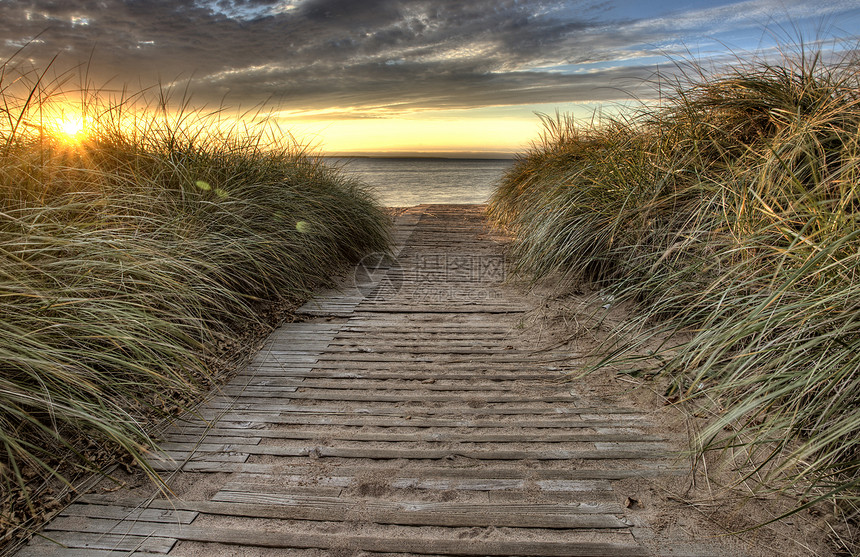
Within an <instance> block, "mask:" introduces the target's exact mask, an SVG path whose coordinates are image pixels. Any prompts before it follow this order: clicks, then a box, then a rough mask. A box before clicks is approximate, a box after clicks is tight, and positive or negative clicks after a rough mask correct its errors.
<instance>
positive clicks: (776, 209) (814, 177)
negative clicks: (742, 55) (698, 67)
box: [489, 47, 860, 508]
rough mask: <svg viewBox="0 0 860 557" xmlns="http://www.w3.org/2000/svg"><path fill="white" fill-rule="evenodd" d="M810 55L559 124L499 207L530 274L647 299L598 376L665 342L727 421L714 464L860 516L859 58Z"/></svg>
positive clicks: (693, 81) (671, 365) (511, 181)
mask: <svg viewBox="0 0 860 557" xmlns="http://www.w3.org/2000/svg"><path fill="white" fill-rule="evenodd" d="M796 50H797V51H796V52H793V53H791V54H789V55H787V56H786V57H785V58H784V59H783V60H782V61H781V62H772V61H770V62H769V61H766V60H761V59H757V60H753V61H749V62H740V61H739V62H738V63H737V64H736V65H735V66H734V67H732V68H729V69H728V70H724V71H723V72H722V73H718V74H715V73H709V72H705V71H692V72H687V73H685V75H684V77H683V79H679V80H677V81H676V82H675V85H674V88H673V92H672V93H671V94H670V95H668V96H667V97H664V98H663V99H662V102H661V103H660V104H659V105H658V106H655V105H643V107H642V108H641V110H639V111H638V112H637V113H635V114H631V115H630V116H628V118H627V119H626V120H622V119H616V120H614V121H609V122H604V123H603V124H602V125H599V126H597V125H595V126H585V127H581V126H579V125H576V123H575V122H574V121H573V119H572V118H570V117H557V118H545V133H544V137H543V140H542V141H541V142H539V143H538V144H536V145H535V146H534V148H533V149H532V150H531V151H529V152H528V153H526V154H524V155H522V156H521V157H520V158H519V160H518V161H517V163H516V165H515V167H514V168H513V169H512V170H511V171H510V172H509V173H508V174H507V175H506V176H505V178H504V179H503V181H502V182H501V184H500V185H499V187H498V189H497V191H496V192H495V194H494V195H493V197H492V199H491V205H490V208H489V213H490V215H491V217H492V218H493V219H495V221H496V222H497V223H499V224H500V225H502V226H505V227H507V228H509V229H510V230H511V231H512V232H513V234H514V236H515V239H516V242H515V245H514V247H513V250H514V254H515V256H516V260H517V263H518V264H519V266H520V268H521V269H522V270H525V271H529V272H533V273H536V274H537V275H544V274H547V273H550V272H561V273H563V274H565V275H567V276H568V277H570V278H571V279H577V280H585V281H589V282H590V283H591V284H593V285H595V286H596V287H597V288H600V289H603V290H604V291H609V292H611V293H612V294H613V295H614V297H615V299H617V300H619V301H620V300H629V301H632V302H633V303H634V304H635V307H636V310H637V313H636V317H635V319H633V320H632V321H631V322H628V323H627V324H626V325H625V326H624V327H623V328H622V329H619V330H618V331H616V333H618V336H616V337H615V338H616V339H618V338H623V342H621V343H619V344H616V345H614V346H609V345H604V346H603V347H602V350H603V351H604V352H603V354H602V359H601V360H600V364H599V365H606V364H609V363H615V364H618V363H619V362H622V361H624V362H626V364H628V365H627V367H628V368H630V369H640V370H641V369H642V368H643V366H646V365H647V362H646V360H645V359H641V360H638V361H637V360H636V358H637V356H636V355H637V354H641V353H643V352H644V349H643V350H637V349H639V348H642V347H644V346H645V345H646V344H648V343H653V342H654V341H655V340H657V339H661V342H663V344H662V349H663V351H664V354H663V361H665V365H662V366H661V367H660V372H661V373H664V374H667V375H668V376H670V377H671V378H672V379H673V385H674V388H675V389H676V390H677V392H678V393H679V394H680V395H682V397H687V398H689V399H696V400H699V401H701V402H702V403H703V404H706V405H708V406H709V407H710V409H711V410H712V411H713V413H714V415H715V419H714V420H713V421H712V423H711V425H710V426H709V427H708V428H707V429H706V430H705V431H703V433H702V435H701V437H700V442H701V449H702V450H703V451H704V450H708V449H714V448H721V449H724V448H731V449H732V450H734V451H739V450H745V451H747V453H748V455H749V462H752V463H755V464H754V465H753V466H752V467H751V468H748V469H746V471H745V473H746V474H748V476H749V477H756V478H759V479H761V480H762V489H778V490H784V491H785V492H790V493H794V494H798V495H800V496H801V497H803V500H804V501H809V502H814V501H817V500H820V499H822V498H834V499H836V500H838V501H839V502H840V503H841V504H843V505H846V506H847V507H846V508H850V507H851V506H852V505H853V503H854V502H856V501H857V498H858V479H860V475H858V473H860V451H858V449H860V408H858V406H860V274H858V271H860V266H858V258H860V143H859V142H860V61H858V59H857V58H856V57H855V55H854V54H853V52H855V51H853V50H852V51H849V52H850V54H848V55H846V56H844V57H842V58H840V59H838V60H837V59H833V58H832V57H831V58H830V59H828V60H827V61H826V62H825V61H824V54H823V53H822V52H809V51H807V50H805V49H803V48H802V47H801V48H799V49H796ZM663 85H665V84H663ZM634 332H635V334H634ZM678 333H684V335H687V336H684V335H681V334H678ZM667 339H668V340H667ZM650 361H652V362H653V360H650ZM631 364H633V365H631Z"/></svg>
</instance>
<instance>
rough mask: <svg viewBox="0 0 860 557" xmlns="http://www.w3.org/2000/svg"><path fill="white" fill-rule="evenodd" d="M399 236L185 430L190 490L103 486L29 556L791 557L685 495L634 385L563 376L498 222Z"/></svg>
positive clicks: (179, 451) (670, 435)
mask: <svg viewBox="0 0 860 557" xmlns="http://www.w3.org/2000/svg"><path fill="white" fill-rule="evenodd" d="M396 240H397V243H398V249H397V250H396V258H394V259H385V260H382V261H380V260H373V259H369V260H366V261H365V262H364V265H362V266H359V269H358V271H357V273H356V277H357V279H358V286H357V287H356V286H353V281H352V280H351V279H348V280H347V281H346V283H345V285H346V286H345V287H344V288H342V289H341V290H339V291H332V292H328V293H323V294H321V295H320V296H318V297H317V298H316V299H315V300H314V301H313V302H310V303H309V304H308V305H306V306H305V307H304V308H303V310H302V311H303V313H304V314H305V315H306V316H307V319H306V320H305V321H302V322H297V323H292V324H289V325H285V326H283V327H281V328H280V329H278V330H277V331H275V332H274V333H273V334H272V335H271V337H270V338H269V339H268V341H267V343H266V346H265V347H264V349H263V350H262V351H261V352H260V353H259V354H258V355H257V357H256V358H254V360H253V361H252V362H251V363H250V365H248V366H247V367H246V368H245V369H244V370H243V371H241V372H240V373H239V375H238V376H236V377H235V378H234V379H233V380H232V381H231V382H230V383H229V384H228V385H226V386H225V387H224V388H223V390H222V392H220V393H215V394H214V395H213V396H212V397H211V398H210V400H208V401H207V402H206V403H205V404H204V405H202V406H201V408H200V410H199V412H198V413H197V414H196V415H193V416H188V417H187V418H186V419H185V420H183V421H182V422H181V423H177V424H175V426H174V427H172V428H171V429H170V430H169V431H168V432H166V434H165V444H164V449H165V450H166V454H165V455H163V456H162V457H161V458H159V459H155V460H154V461H153V463H154V465H155V466H156V467H157V468H159V469H160V470H162V471H164V472H165V473H167V474H170V485H171V488H172V489H173V491H174V496H173V497H171V498H170V499H164V498H162V497H160V496H155V497H153V496H152V488H151V486H150V485H147V484H146V483H143V482H138V483H137V484H135V483H134V482H133V481H131V482H130V485H128V486H126V487H125V488H124V489H121V490H113V489H112V488H111V487H110V485H109V484H108V483H105V484H103V485H102V486H101V487H99V488H97V489H96V490H95V491H94V492H92V493H90V494H88V495H85V496H84V497H83V498H82V499H81V500H80V501H79V502H78V503H76V504H74V505H72V506H71V507H69V508H68V509H67V510H66V511H65V512H64V513H63V516H61V517H59V518H58V519H55V520H54V521H53V522H52V523H51V524H50V525H49V526H48V528H47V529H46V531H45V533H44V535H45V536H47V537H50V538H52V539H53V540H55V541H57V542H59V543H61V544H64V545H66V546H67V547H68V549H65V548H62V547H60V546H58V545H56V544H53V543H51V542H49V541H48V540H46V539H45V538H37V539H36V540H35V541H33V542H32V543H31V545H30V546H28V547H27V548H25V549H24V550H23V551H22V552H21V553H19V555H21V556H32V555H46V556H47V555H69V556H71V555H75V556H78V555H86V556H92V557H102V556H107V555H111V556H113V555H130V554H134V555H154V554H164V553H168V554H169V555H181V556H185V557H203V556H206V557H216V556H228V555H229V556H240V555H241V556H248V557H250V556H268V555H299V556H301V555H338V556H343V557H346V556H357V555H365V554H369V553H373V554H390V555H414V554H421V555H570V556H574V555H578V556H585V555H593V556H614V555H697V556H698V555H769V554H790V551H789V550H790V548H791V547H792V544H787V545H785V544H784V546H783V548H782V549H781V550H780V552H781V553H780V552H777V553H773V547H774V546H773V545H772V544H774V543H777V542H776V541H775V540H776V538H778V537H779V536H775V535H774V533H773V531H770V530H768V531H764V532H763V533H762V534H754V535H751V536H747V537H745V538H744V539H736V538H718V537H715V536H714V535H715V534H719V533H720V531H719V528H714V527H713V525H711V524H709V523H708V521H707V520H704V519H703V517H702V516H699V515H698V514H697V512H696V511H695V509H694V508H693V507H684V506H682V505H678V504H676V505H675V506H674V507H673V506H671V504H669V503H668V502H667V501H668V500H669V499H671V497H670V494H671V493H672V491H671V490H672V489H673V488H674V487H677V486H680V485H683V484H684V482H686V481H688V480H689V472H690V470H689V466H688V464H687V463H686V462H685V461H683V460H678V459H676V458H675V457H674V454H676V451H677V450H678V449H679V448H680V447H682V446H683V443H684V442H685V439H683V438H682V436H681V435H680V434H679V432H680V431H681V430H680V429H678V428H673V427H667V426H666V421H665V416H662V415H661V414H660V413H661V412H664V410H663V409H662V408H660V407H659V403H656V402H654V401H653V400H647V399H643V397H641V396H640V397H638V399H637V398H636V397H631V396H628V395H626V394H625V392H624V384H622V383H618V382H616V381H613V380H611V379H607V378H600V377H592V378H590V379H589V380H587V381H583V382H580V383H573V384H572V383H568V382H564V381H562V380H561V379H562V378H563V377H564V374H565V372H567V371H570V370H572V369H575V368H576V366H577V365H579V363H580V362H581V361H580V359H579V358H580V356H581V355H580V354H579V353H578V352H577V351H576V350H573V349H572V348H570V345H569V344H566V343H559V342H556V340H557V338H558V337H559V336H560V334H561V333H560V331H561V329H563V327H562V326H561V325H559V326H558V327H557V328H558V330H556V331H552V330H545V329H544V325H545V323H543V322H542V324H541V326H540V327H535V317H534V316H535V315H536V314H539V313H540V310H541V308H538V307H536V305H538V304H541V303H543V302H542V300H541V299H540V298H539V297H535V296H529V295H527V293H526V291H525V290H523V289H521V288H519V287H516V286H512V285H509V284H506V283H504V282H503V281H504V279H505V278H506V276H505V273H506V266H505V261H504V257H503V255H502V249H501V248H502V246H501V244H500V243H499V242H498V241H497V240H496V239H494V238H493V237H492V235H491V234H489V233H488V232H487V230H486V229H485V226H484V224H483V222H482V218H481V209H480V208H479V207H476V206H428V207H418V208H413V209H410V210H407V211H405V212H403V213H401V214H400V215H399V216H398V220H397V232H396ZM536 312H537V313H536ZM549 326H550V327H551V324H550V325H549ZM637 404H638V405H639V406H637ZM643 404H644V405H645V406H643ZM648 405H652V406H648ZM653 406H657V408H655V407H653ZM667 513H687V514H688V515H689V516H674V515H673V516H672V517H671V520H670V519H669V518H667ZM786 548H788V549H786ZM798 554H802V553H800V552H798Z"/></svg>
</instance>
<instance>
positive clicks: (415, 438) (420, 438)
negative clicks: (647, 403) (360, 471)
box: [166, 424, 667, 445]
mask: <svg viewBox="0 0 860 557" xmlns="http://www.w3.org/2000/svg"><path fill="white" fill-rule="evenodd" d="M409 427H418V426H416V425H414V424H410V426H409ZM428 430H429V431H428V432H426V433H392V432H390V431H386V432H380V433H363V432H361V431H353V430H349V429H337V430H325V431H303V430H298V429H278V430H262V431H254V435H256V436H257V437H248V438H245V437H240V436H235V430H233V429H231V430H226V431H225V430H222V429H213V430H210V431H209V432H208V434H207V435H206V438H205V442H206V443H220V444H232V443H239V444H244V445H257V444H259V442H260V439H261V438H265V439H320V438H325V439H328V440H330V441H382V442H389V443H393V442H404V443H419V442H420V443H433V442H438V443H450V442H467V443H593V442H599V441H615V442H619V441H630V442H633V441H635V442H663V441H666V440H667V439H666V437H664V436H661V435H645V434H640V433H587V434H575V433H546V432H529V433H481V432H479V431H470V432H464V433H444V432H438V431H435V430H432V429H429V428H428ZM491 431H492V430H491ZM230 432H232V433H233V435H230ZM202 433H203V430H202V429H200V430H199V432H198V431H195V432H194V433H189V432H186V433H183V434H177V433H174V434H170V435H169V436H167V437H166V438H167V439H169V441H171V442H186V443H193V442H197V441H199V440H200V435H201V434H202Z"/></svg>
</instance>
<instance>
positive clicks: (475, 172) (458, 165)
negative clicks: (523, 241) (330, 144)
mask: <svg viewBox="0 0 860 557" xmlns="http://www.w3.org/2000/svg"><path fill="white" fill-rule="evenodd" d="M327 164H331V165H334V166H337V167H339V168H341V169H342V170H343V171H344V172H346V173H348V174H350V173H351V174H355V175H356V176H357V177H358V178H359V179H360V180H362V181H363V182H364V183H366V184H369V185H370V186H372V187H373V189H374V190H375V191H376V193H377V196H378V198H379V200H380V202H381V203H382V204H383V205H385V206H388V207H408V206H412V205H421V204H423V203H485V202H486V201H487V198H488V197H489V196H490V193H492V191H493V190H494V189H495V186H496V183H497V182H498V180H499V179H500V178H501V177H502V175H503V174H504V173H505V171H506V170H508V169H509V168H510V167H511V165H512V164H513V161H511V160H496V159H490V160H487V159H419V158H364V157H354V158H353V157H337V158H334V157H333V158H330V159H327Z"/></svg>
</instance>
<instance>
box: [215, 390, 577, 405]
mask: <svg viewBox="0 0 860 557" xmlns="http://www.w3.org/2000/svg"><path fill="white" fill-rule="evenodd" d="M353 391H355V392H353ZM230 395H231V397H235V398H236V399H241V400H242V402H243V403H247V401H245V400H244V399H246V398H252V399H257V400H260V401H262V402H264V403H265V402H267V401H266V400H265V399H276V398H280V399H283V400H332V401H343V402H463V401H464V399H465V398H466V397H465V396H464V395H447V394H436V393H433V392H430V391H413V390H404V391H401V392H398V393H396V394H385V393H384V392H379V391H366V392H361V391H360V390H359V389H354V390H351V391H350V392H343V391H341V390H335V391H334V392H330V391H328V390H327V389H325V388H323V387H319V388H311V387H299V388H298V389H292V388H285V389H283V390H278V391H265V390H262V391H261V390H253V391H250V392H248V391H243V390H240V389H237V390H236V391H235V392H230ZM481 395H483V396H481ZM212 400H213V401H217V400H219V399H217V398H215V399H212ZM573 400H574V399H573V397H571V395H569V394H565V395H561V396H532V397H529V396H522V395H504V394H501V395H500V394H497V393H494V392H490V393H483V392H477V393H474V392H473V393H470V394H469V395H468V401H469V402H483V403H494V404H502V403H508V404H510V403H516V404H525V403H529V402H532V403H535V404H539V403H556V402H572V401H573Z"/></svg>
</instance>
